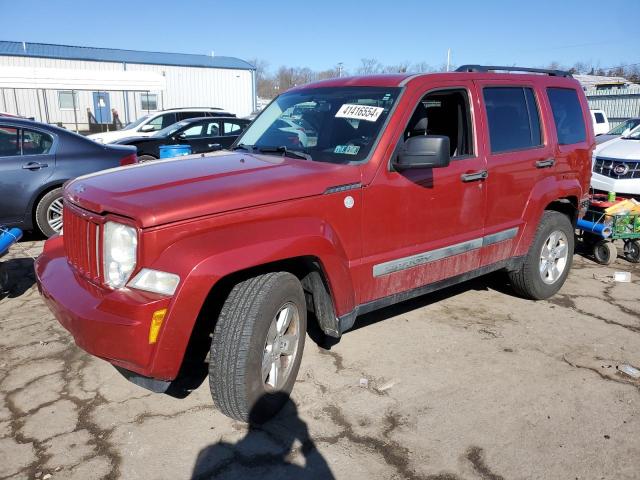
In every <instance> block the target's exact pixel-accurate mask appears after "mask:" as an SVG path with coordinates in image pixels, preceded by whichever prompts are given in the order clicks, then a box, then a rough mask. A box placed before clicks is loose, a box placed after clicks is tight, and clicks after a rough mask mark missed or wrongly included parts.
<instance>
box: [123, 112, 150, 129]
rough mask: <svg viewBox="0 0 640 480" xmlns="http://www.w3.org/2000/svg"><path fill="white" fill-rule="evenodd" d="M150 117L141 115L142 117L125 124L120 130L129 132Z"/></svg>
mask: <svg viewBox="0 0 640 480" xmlns="http://www.w3.org/2000/svg"><path fill="white" fill-rule="evenodd" d="M150 116H151V115H143V116H142V117H140V118H139V119H137V120H134V121H133V122H130V123H127V124H126V125H125V126H124V127H123V128H122V130H131V129H132V128H136V127H137V126H138V125H140V124H141V123H142V122H144V121H145V120H146V119H148V118H149V117H150Z"/></svg>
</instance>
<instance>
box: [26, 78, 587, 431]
mask: <svg viewBox="0 0 640 480" xmlns="http://www.w3.org/2000/svg"><path fill="white" fill-rule="evenodd" d="M515 70H518V71H521V72H522V73H513V71H515ZM510 72H511V73H510ZM594 143H595V141H594V134H593V128H592V127H591V118H590V112H589V108H588V106H587V102H586V99H585V96H584V94H583V92H582V89H581V88H580V85H579V84H578V82H577V81H575V80H574V79H573V78H571V75H569V74H567V73H565V72H561V71H551V70H536V69H520V68H515V67H482V66H478V65H471V66H465V67H461V68H460V69H458V71H456V72H449V73H434V74H420V75H410V74H397V75H396V74H393V75H375V76H368V77H351V78H336V79H332V80H326V81H321V82H317V83H312V84H308V85H304V86H301V87H296V88H293V89H291V90H289V91H287V92H286V93H283V94H282V95H280V96H279V97H277V98H276V99H275V100H274V101H273V102H272V103H271V104H270V105H269V106H268V107H267V108H266V109H265V110H264V111H263V112H262V113H261V114H260V115H259V116H258V117H257V118H256V119H255V121H254V122H253V123H252V124H251V125H250V126H249V127H248V129H247V130H246V131H245V132H244V133H243V134H242V135H241V136H240V137H239V138H238V140H237V141H236V143H235V144H234V146H233V147H232V151H229V152H217V153H214V154H210V155H205V156H202V157H198V158H193V157H192V158H179V159H168V160H164V161H158V162H152V163H145V164H138V165H131V166H127V167H121V168H116V169H112V170H108V171H105V172H99V173H95V174H92V175H87V176H84V177H80V178H78V179H76V180H74V181H72V182H70V183H69V184H67V185H66V188H65V193H64V194H65V197H64V230H63V232H64V233H63V235H61V236H58V237H54V238H52V239H50V240H48V241H47V242H46V244H45V247H44V251H43V253H42V255H41V256H40V257H39V258H38V260H37V263H36V272H37V279H38V285H39V288H40V291H41V293H42V295H43V296H44V299H45V301H46V303H47V305H48V306H49V308H50V309H51V310H52V312H53V313H54V315H55V316H56V317H57V319H58V320H59V321H60V323H61V324H62V325H63V326H64V327H65V328H66V329H67V330H69V331H70V332H71V334H72V335H73V337H74V338H75V342H76V343H77V345H78V346H80V347H81V348H83V349H84V350H86V351H87V352H89V353H91V354H92V355H95V356H98V357H100V358H103V359H105V360H107V361H108V362H110V363H112V364H113V365H114V366H116V367H117V368H118V370H119V371H120V372H121V373H123V374H124V375H125V376H126V377H127V378H128V379H129V380H131V381H133V382H134V383H136V384H138V385H141V386H144V387H146V388H148V389H150V390H153V391H156V392H168V393H171V391H172V388H174V387H175V386H176V385H178V384H179V383H180V381H182V380H183V379H185V378H191V377H193V376H194V375H195V373H194V372H196V371H199V372H200V374H201V378H200V381H202V380H203V379H204V378H205V376H206V375H208V376H209V382H210V388H211V394H212V397H213V401H214V403H215V405H216V406H217V408H219V409H220V410H221V411H222V412H223V413H225V414H226V415H228V416H230V417H232V418H235V419H239V420H243V421H247V420H248V417H249V412H250V410H251V409H252V407H253V406H254V405H255V404H256V402H257V400H258V399H259V398H260V397H262V396H263V395H264V394H265V393H267V392H274V391H281V392H285V393H289V392H291V390H292V388H293V384H294V382H295V379H296V376H297V373H298V368H299V366H300V360H301V357H302V352H303V349H304V343H305V334H306V331H307V322H308V321H309V322H311V321H313V322H317V325H318V327H319V329H320V330H321V331H322V332H324V334H326V335H329V336H332V337H340V335H342V334H343V333H344V332H345V331H347V330H349V329H350V328H351V327H352V326H353V324H354V321H355V320H356V317H358V315H362V314H364V313H367V312H370V311H372V310H375V309H378V308H381V307H385V306H388V305H391V304H394V303H397V302H401V301H403V300H406V299H409V298H412V297H415V296H418V295H423V294H426V293H429V292H433V291H435V290H437V289H441V288H443V287H447V286H450V285H453V284H456V283H459V282H462V281H465V280H468V279H470V278H473V277H477V276H479V275H483V274H486V273H489V272H493V271H497V270H504V271H506V272H507V274H508V278H509V279H510V283H511V285H512V287H513V289H514V290H515V292H517V294H519V295H521V296H524V297H526V298H530V299H545V298H548V297H550V296H552V295H554V294H555V293H556V292H557V291H558V290H559V289H560V287H561V286H562V284H563V283H564V281H565V279H566V278H567V275H568V273H569V269H570V267H571V263H572V256H573V249H574V225H575V222H576V220H577V218H578V217H579V216H580V215H581V214H582V213H583V210H584V208H585V200H586V199H587V194H588V189H589V181H590V175H591V168H590V167H591V155H592V149H593V147H594ZM207 356H208V357H207ZM207 363H208V366H207ZM280 397H282V396H279V398H280ZM280 407H281V405H280V404H279V403H275V404H264V403H261V407H260V408H261V409H262V410H261V412H259V413H260V415H255V412H254V414H253V415H252V418H263V419H267V418H269V416H270V415H272V414H274V413H275V412H277V411H278V409H279V408H280Z"/></svg>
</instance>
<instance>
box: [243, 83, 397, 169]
mask: <svg viewBox="0 0 640 480" xmlns="http://www.w3.org/2000/svg"><path fill="white" fill-rule="evenodd" d="M399 92H400V89H399V88H395V87H394V88H389V87H324V88H309V89H306V90H299V91H293V92H289V93H284V94H282V95H280V96H279V97H278V98H276V100H274V101H273V102H272V103H271V104H270V105H269V106H268V107H267V108H266V109H265V111H264V112H262V113H261V114H260V115H259V116H258V118H256V120H255V121H254V122H253V123H252V124H251V125H250V126H249V128H248V129H247V131H246V132H245V133H244V134H243V135H242V136H241V137H240V138H239V139H238V141H237V142H236V144H235V147H234V148H235V149H246V150H250V151H254V150H255V151H256V152H260V153H273V154H280V155H283V154H284V155H289V156H294V157H304V158H307V159H311V160H315V161H320V162H331V163H350V162H359V161H363V160H366V159H367V158H368V156H369V153H370V152H371V149H372V147H373V145H374V143H375V142H376V140H377V138H378V136H379V134H380V132H381V130H382V125H384V123H385V121H386V119H387V117H388V116H389V112H390V110H391V109H392V108H393V106H394V104H395V103H396V100H397V99H398V95H399Z"/></svg>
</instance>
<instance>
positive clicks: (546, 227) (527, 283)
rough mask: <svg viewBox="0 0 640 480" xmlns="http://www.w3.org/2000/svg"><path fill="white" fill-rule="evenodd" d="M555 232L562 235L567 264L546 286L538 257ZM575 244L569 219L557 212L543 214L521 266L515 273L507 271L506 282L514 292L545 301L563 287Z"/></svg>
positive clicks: (571, 261) (569, 268)
mask: <svg viewBox="0 0 640 480" xmlns="http://www.w3.org/2000/svg"><path fill="white" fill-rule="evenodd" d="M556 231H558V232H562V233H564V235H565V238H566V241H567V249H568V251H567V259H566V264H565V266H564V270H563V271H562V273H561V275H560V276H559V277H558V278H557V279H556V280H555V281H554V282H553V283H545V281H544V280H543V277H542V274H541V273H540V257H541V254H542V248H543V246H544V244H545V243H546V241H547V239H548V238H549V236H550V235H551V234H552V233H553V232H556ZM574 245H575V238H574V229H573V225H571V221H570V220H569V218H568V217H567V216H566V215H563V214H562V213H559V212H555V211H549V210H547V211H545V212H544V213H543V215H542V218H541V219H540V224H539V225H538V229H537V231H536V235H535V238H534V239H533V243H532V244H531V247H530V248H529V252H527V255H526V256H525V258H524V261H523V263H522V266H521V267H520V269H518V270H516V271H511V272H509V279H510V280H511V285H512V287H513V289H514V290H515V291H516V293H517V294H518V295H520V296H522V297H525V298H530V299H532V300H544V299H545V298H549V297H551V296H553V295H555V294H556V293H557V292H558V290H560V288H562V285H563V284H564V282H565V280H566V279H567V276H568V275H569V270H571V264H572V263H573V250H574Z"/></svg>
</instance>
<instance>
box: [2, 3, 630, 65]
mask: <svg viewBox="0 0 640 480" xmlns="http://www.w3.org/2000/svg"><path fill="white" fill-rule="evenodd" d="M100 3H102V4H103V5H104V6H100ZM631 3H633V2H631ZM631 3H629V2H627V4H626V6H614V5H611V6H609V7H607V6H606V2H603V1H602V0H600V1H591V0H581V1H573V0H569V1H564V0H554V1H548V0H536V1H528V2H525V1H505V0H500V1H488V0H487V1H482V0H477V1H457V2H455V1H437V2H435V1H428V0H421V1H413V0H402V1H388V0H387V1H378V0H371V1H358V2H356V1H348V0H319V1H315V2H304V1H300V0H297V1H290V0H286V1H257V0H248V1H214V0H209V1H205V0H172V1H169V0H154V1H149V0H147V1H137V0H129V1H122V0H110V1H109V2H97V1H95V0H94V1H92V0H85V1H83V2H80V1H71V0H55V1H54V0H40V1H34V0H20V1H15V0H0V40H16V41H27V42H44V43H61V44H69V45H86V46H96V47H114V48H128V49H137V50H155V51H167V52H185V53H204V54H209V53H210V52H211V51H212V50H213V51H214V52H215V53H216V55H229V56H236V57H240V58H244V59H251V58H256V57H257V58H261V59H264V60H266V61H268V62H269V64H270V66H271V68H272V69H275V68H277V67H278V66H279V65H283V64H284V65H289V66H309V67H311V68H313V69H326V68H331V67H333V66H335V65H336V64H337V63H338V62H343V63H344V65H345V68H347V69H348V70H352V71H353V70H355V69H356V68H357V67H358V65H359V63H360V59H361V58H364V57H368V58H376V59H378V60H379V61H380V62H381V63H383V64H397V63H400V62H402V61H409V62H411V63H417V62H421V61H425V62H427V63H429V64H431V65H433V66H438V65H441V64H442V63H444V62H445V61H446V52H447V48H451V50H452V62H453V63H455V64H458V65H460V64H463V63H485V64H506V65H513V64H517V65H521V66H540V65H545V64H548V63H549V62H551V61H558V62H560V63H562V64H573V63H574V62H576V61H584V62H593V63H594V64H598V63H599V64H600V66H602V67H609V66H615V65H620V64H630V63H639V62H640V49H638V45H640V26H638V25H639V24H638V15H637V12H636V11H635V9H634V8H633V7H632V6H631Z"/></svg>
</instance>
